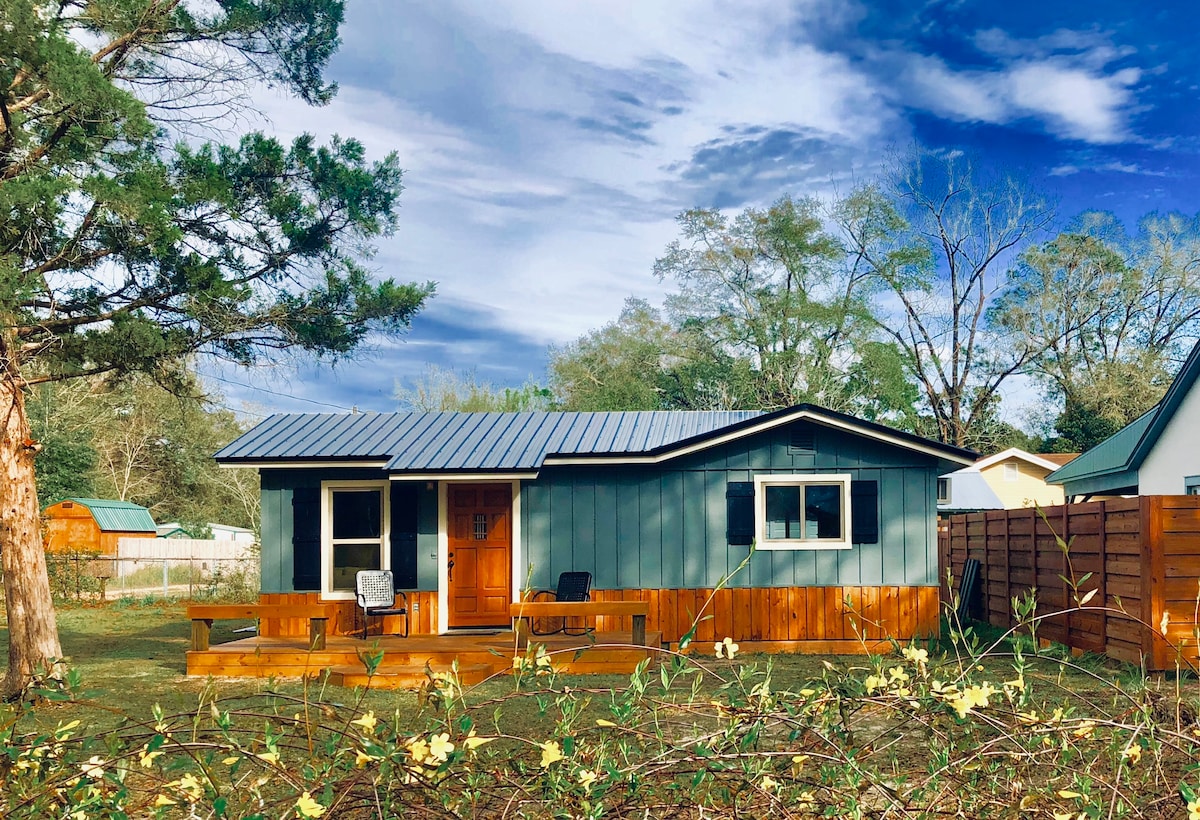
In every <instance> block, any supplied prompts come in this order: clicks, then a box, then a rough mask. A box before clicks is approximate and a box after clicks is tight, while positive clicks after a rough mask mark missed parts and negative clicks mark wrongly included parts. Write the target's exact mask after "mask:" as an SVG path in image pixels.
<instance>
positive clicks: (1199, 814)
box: [1187, 797, 1200, 820]
mask: <svg viewBox="0 0 1200 820" xmlns="http://www.w3.org/2000/svg"><path fill="white" fill-rule="evenodd" d="M1187 810H1188V820H1200V797H1198V798H1196V799H1195V800H1192V801H1190V802H1189V803H1188V804H1187Z"/></svg>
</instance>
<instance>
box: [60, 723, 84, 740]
mask: <svg viewBox="0 0 1200 820" xmlns="http://www.w3.org/2000/svg"><path fill="white" fill-rule="evenodd" d="M78 725H79V721H77V720H73V721H71V722H70V723H68V724H67V725H65V726H59V727H58V728H57V729H55V730H54V739H55V740H66V739H67V738H69V737H70V736H71V730H72V729H74V728H75V727H76V726H78Z"/></svg>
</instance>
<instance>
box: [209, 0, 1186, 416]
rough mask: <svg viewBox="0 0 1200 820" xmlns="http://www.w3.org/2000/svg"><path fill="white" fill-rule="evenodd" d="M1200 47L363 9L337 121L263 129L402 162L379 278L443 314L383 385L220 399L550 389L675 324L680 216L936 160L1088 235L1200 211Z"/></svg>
mask: <svg viewBox="0 0 1200 820" xmlns="http://www.w3.org/2000/svg"><path fill="white" fill-rule="evenodd" d="M1197 23H1200V9H1197V8H1196V7H1195V6H1194V5H1192V4H1191V3H1183V2H1163V3H1156V4H1142V5H1140V6H1138V7H1135V6H1134V4H1131V3H1128V2H1127V1H1123V2H1116V0H1096V1H1094V2H1079V1H1078V0H1049V2H1047V1H1046V0H1042V2H1038V3H1031V2H1027V0H1006V2H995V0H986V1H985V0H977V2H962V1H956V0H942V1H940V2H939V1H938V0H931V2H924V3H921V2H904V1H902V0H879V1H878V2H854V1H853V0H801V1H800V2H791V3H785V2H783V0H764V1H763V2H753V1H747V2H737V3H730V2H708V0H669V1H665V2H658V1H657V0H594V2H554V3H551V2H533V0H487V2H482V1H481V2H465V0H433V1H431V2H425V0H411V2H406V3H403V4H401V3H396V2H394V0H350V2H349V3H348V8H347V21H346V25H345V27H344V28H343V31H342V36H343V41H344V42H343V46H342V49H341V51H340V52H339V54H338V55H337V57H336V58H335V59H334V61H333V64H332V68H331V72H330V74H331V78H332V79H335V80H337V82H338V83H339V84H340V88H341V91H340V94H339V96H338V98H337V99H336V100H335V101H334V102H333V103H332V104H331V105H329V106H328V107H326V108H322V109H309V108H306V107H305V106H303V105H301V104H299V103H297V102H295V101H293V100H289V99H286V98H284V97H282V96H278V95H275V94H273V93H271V92H269V91H268V92H264V93H262V94H260V95H259V96H258V98H257V99H256V101H255V102H256V107H257V108H258V109H259V110H260V111H261V112H262V117H263V119H262V121H261V122H260V123H257V125H258V126H259V127H262V128H264V129H265V130H268V131H273V132H275V133H278V134H279V135H280V136H283V137H290V136H292V135H294V134H298V133H301V132H305V131H307V132H312V133H315V134H317V135H319V136H322V137H328V136H331V135H333V134H340V135H342V136H353V137H356V138H358V139H359V140H361V141H362V142H363V143H364V144H365V145H366V147H367V149H368V151H369V152H370V153H371V154H372V155H374V156H383V155H384V154H386V153H387V152H389V151H396V152H398V154H399V156H400V160H401V163H402V165H403V167H404V168H405V169H406V174H405V186H406V189H405V192H404V194H403V196H402V205H401V211H400V228H399V230H398V231H397V232H396V234H395V235H394V236H393V237H391V238H389V239H386V240H384V241H383V242H382V243H380V246H379V253H378V255H377V256H376V257H375V259H374V260H373V264H374V266H375V267H376V269H377V270H378V271H379V272H380V273H381V275H385V276H392V277H396V278H398V279H401V280H418V281H425V280H429V279H432V280H435V281H436V282H437V283H438V295H437V297H436V298H435V299H433V300H432V301H431V302H430V303H429V306H428V308H427V309H426V310H425V311H424V312H423V313H422V314H420V315H419V316H418V317H417V319H416V320H415V322H414V324H413V329H412V332H411V333H410V334H409V335H408V336H407V337H406V339H405V340H404V341H403V342H395V341H391V340H387V341H383V342H380V343H379V344H378V345H377V346H376V348H375V349H374V351H373V354H372V356H371V357H370V358H369V359H367V360H364V361H361V362H356V363H351V364H346V365H342V366H339V367H338V368H336V369H329V368H326V367H315V366H312V365H307V364H291V365H287V364H284V365H281V366H280V367H279V368H274V369H270V370H267V371H262V372H260V371H255V372H253V373H245V372H229V373H226V374H225V378H226V379H227V381H224V382H218V383H217V384H216V385H215V386H217V387H219V388H220V389H221V390H222V391H223V392H224V393H225V394H226V396H227V398H228V400H229V402H230V403H231V404H240V403H242V402H249V403H251V404H252V405H253V406H254V409H256V410H257V412H266V411H280V410H291V411H300V410H308V411H318V410H333V409H335V408H346V407H350V406H352V405H357V406H359V407H362V408H369V409H374V410H392V409H396V406H395V401H394V400H393V398H392V394H393V391H394V383H395V382H396V381H397V380H399V381H402V382H403V381H406V380H410V379H412V378H413V377H414V376H415V375H417V374H419V373H420V372H421V371H422V369H423V368H424V367H425V366H426V364H427V363H433V364H437V365H441V366H444V367H451V368H454V369H458V370H468V369H474V370H475V371H476V373H477V374H478V376H479V377H480V378H481V379H483V380H485V381H490V382H492V383H494V384H497V385H513V386H515V385H519V384H521V383H523V382H525V381H526V380H527V379H528V378H530V377H531V376H532V377H534V378H535V379H542V378H544V375H545V366H546V359H547V356H546V352H547V348H548V347H549V346H550V345H554V344H564V343H567V342H569V341H571V340H572V339H575V338H577V337H578V336H580V335H581V334H582V333H584V332H586V331H587V330H589V329H591V328H594V327H599V326H601V325H603V324H605V323H606V322H608V321H611V320H612V319H613V318H615V317H616V315H617V314H618V312H619V311H620V309H621V306H622V304H623V302H624V300H625V298H626V297H628V296H631V295H632V296H638V297H643V298H647V299H650V300H651V301H654V302H658V301H659V300H661V297H662V294H663V286H662V285H660V284H659V283H658V282H657V280H656V279H655V278H654V276H653V274H652V272H651V267H652V265H653V262H654V259H655V257H656V256H658V255H661V253H662V252H663V250H664V248H665V246H666V245H667V243H668V242H670V241H671V239H673V238H674V237H675V235H676V231H675V223H674V217H675V215H676V214H677V213H679V212H680V211H682V210H684V209H686V208H690V207H696V206H705V207H709V206H715V207H720V208H727V209H731V210H735V209H741V208H744V207H746V206H748V205H763V204H766V203H769V202H771V201H772V200H774V199H776V198H778V197H779V196H781V195H783V194H785V193H791V194H794V195H809V194H813V195H824V196H828V195H830V194H832V193H833V192H836V191H839V190H840V191H845V190H847V189H848V188H849V187H851V186H852V185H854V184H855V182H856V181H861V180H863V179H866V178H869V177H871V176H872V175H874V174H875V173H876V172H877V171H878V169H879V168H880V165H881V163H882V162H884V161H885V160H886V158H887V157H888V155H889V153H894V152H895V151H897V150H903V149H905V148H906V147H908V146H911V145H912V144H913V143H914V142H916V143H920V144H922V145H925V146H928V147H931V148H942V149H961V150H965V151H967V152H969V153H971V154H973V155H975V156H976V157H978V158H980V159H982V160H984V161H986V162H988V163H994V164H995V165H996V166H998V167H1000V168H1005V169H1011V170H1013V171H1015V172H1018V173H1020V174H1022V175H1024V176H1025V177H1026V178H1027V179H1028V180H1029V182H1030V184H1031V185H1033V186H1034V187H1035V188H1038V189H1041V190H1043V191H1045V192H1046V193H1047V194H1048V195H1050V196H1051V197H1054V198H1056V199H1057V200H1058V202H1059V208H1058V211H1059V214H1060V223H1063V224H1065V223H1066V222H1067V221H1069V219H1070V218H1071V217H1072V216H1074V215H1075V214H1077V213H1078V212H1080V211H1082V210H1084V209H1089V208H1102V209H1108V210H1112V211H1114V212H1116V213H1117V214H1118V215H1119V216H1120V217H1122V218H1123V219H1126V220H1130V221H1132V220H1136V219H1137V218H1138V217H1139V216H1141V215H1143V214H1145V213H1147V212H1149V211H1153V210H1172V209H1176V210H1181V211H1184V212H1185V213H1188V214H1189V215H1191V214H1195V213H1196V211H1197V210H1200V204H1197V195H1196V194H1195V191H1196V190H1197V176H1198V171H1200V162H1198V159H1200V105H1198V104H1197V102H1198V97H1200V85H1198V83H1200V70H1198V69H1200V66H1198V65H1197V63H1198V61H1200V58H1198V57H1197V56H1196V55H1197V50H1196V49H1194V48H1193V45H1192V43H1191V42H1190V39H1191V38H1192V37H1193V34H1194V31H1195V29H1196V26H1197ZM250 385H253V387H251V386H250Z"/></svg>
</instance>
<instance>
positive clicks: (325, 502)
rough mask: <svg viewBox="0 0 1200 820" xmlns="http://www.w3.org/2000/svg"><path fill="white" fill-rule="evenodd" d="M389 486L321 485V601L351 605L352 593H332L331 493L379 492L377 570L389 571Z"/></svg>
mask: <svg viewBox="0 0 1200 820" xmlns="http://www.w3.org/2000/svg"><path fill="white" fill-rule="evenodd" d="M389 489H390V484H389V483H388V481H387V480H386V479H384V480H382V481H322V482H321V600H322V601H353V600H354V593H353V592H350V591H346V590H337V591H334V589H333V492H334V490H378V491H379V492H381V493H382V494H383V510H382V514H383V527H382V528H381V535H380V542H379V551H380V556H379V566H380V568H382V569H391V568H392V551H391V550H390V549H388V545H390V544H391V543H392V532H391V529H392V508H391V497H390V496H391V492H389Z"/></svg>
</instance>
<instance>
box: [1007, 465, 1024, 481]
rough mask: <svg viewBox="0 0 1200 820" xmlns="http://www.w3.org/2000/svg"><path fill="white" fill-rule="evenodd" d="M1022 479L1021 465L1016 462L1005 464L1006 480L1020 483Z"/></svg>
mask: <svg viewBox="0 0 1200 820" xmlns="http://www.w3.org/2000/svg"><path fill="white" fill-rule="evenodd" d="M1020 479H1021V465H1020V464H1017V463H1016V462H1015V461H1008V462H1005V464H1004V480H1005V481H1019V480H1020Z"/></svg>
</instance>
